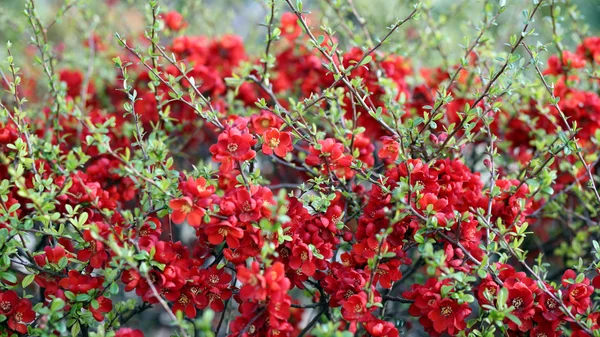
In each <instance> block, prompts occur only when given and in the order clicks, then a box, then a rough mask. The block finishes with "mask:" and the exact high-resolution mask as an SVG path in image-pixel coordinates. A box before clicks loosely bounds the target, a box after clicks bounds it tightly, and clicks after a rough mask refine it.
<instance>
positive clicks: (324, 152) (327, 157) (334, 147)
mask: <svg viewBox="0 0 600 337" xmlns="http://www.w3.org/2000/svg"><path fill="white" fill-rule="evenodd" d="M317 148H318V149H317ZM306 163H307V164H308V165H311V166H317V165H321V166H322V168H323V170H324V171H325V172H327V171H332V172H335V173H336V174H338V175H340V176H343V177H346V178H350V177H352V176H353V175H354V173H353V171H352V170H351V169H350V165H351V164H352V156H351V155H349V154H344V145H343V144H341V143H338V142H337V141H336V140H335V139H333V138H327V139H324V140H320V141H319V145H318V146H311V147H310V149H309V154H308V156H307V157H306Z"/></svg>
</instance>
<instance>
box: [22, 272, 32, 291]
mask: <svg viewBox="0 0 600 337" xmlns="http://www.w3.org/2000/svg"><path fill="white" fill-rule="evenodd" d="M34 278H35V275H34V274H29V275H27V276H25V277H24V278H23V281H21V285H22V286H23V288H26V287H27V286H29V285H30V284H31V282H33V279H34Z"/></svg>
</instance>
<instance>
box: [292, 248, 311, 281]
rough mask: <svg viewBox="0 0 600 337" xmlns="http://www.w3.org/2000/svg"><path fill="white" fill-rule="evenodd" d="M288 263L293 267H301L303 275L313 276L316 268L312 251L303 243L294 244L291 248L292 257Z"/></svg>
mask: <svg viewBox="0 0 600 337" xmlns="http://www.w3.org/2000/svg"><path fill="white" fill-rule="evenodd" d="M289 265H290V267H291V268H293V269H300V268H301V269H302V272H303V273H304V275H306V276H309V277H310V276H313V275H314V273H315V271H316V269H317V267H316V265H315V261H314V260H313V254H312V252H311V251H310V249H308V246H306V245H305V244H303V243H301V244H298V245H296V246H295V247H294V248H293V249H292V258H291V259H290V263H289Z"/></svg>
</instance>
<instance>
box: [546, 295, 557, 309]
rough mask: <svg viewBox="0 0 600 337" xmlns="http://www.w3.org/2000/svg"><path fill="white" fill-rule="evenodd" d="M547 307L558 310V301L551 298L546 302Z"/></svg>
mask: <svg viewBox="0 0 600 337" xmlns="http://www.w3.org/2000/svg"><path fill="white" fill-rule="evenodd" d="M546 306H547V307H548V309H556V301H555V300H553V299H551V298H550V299H548V300H547V301H546Z"/></svg>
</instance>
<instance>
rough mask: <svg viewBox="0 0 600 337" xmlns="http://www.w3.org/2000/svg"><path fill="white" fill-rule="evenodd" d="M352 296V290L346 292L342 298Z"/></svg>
mask: <svg viewBox="0 0 600 337" xmlns="http://www.w3.org/2000/svg"><path fill="white" fill-rule="evenodd" d="M352 295H354V292H353V291H352V290H346V293H345V294H344V298H345V299H349V298H350V296H352Z"/></svg>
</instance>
